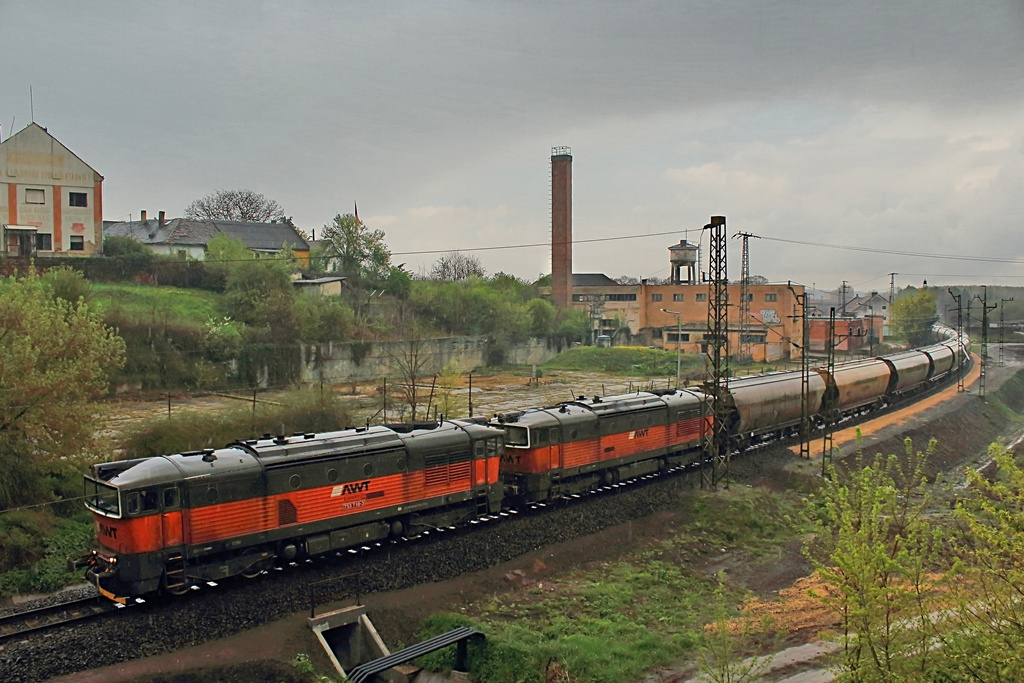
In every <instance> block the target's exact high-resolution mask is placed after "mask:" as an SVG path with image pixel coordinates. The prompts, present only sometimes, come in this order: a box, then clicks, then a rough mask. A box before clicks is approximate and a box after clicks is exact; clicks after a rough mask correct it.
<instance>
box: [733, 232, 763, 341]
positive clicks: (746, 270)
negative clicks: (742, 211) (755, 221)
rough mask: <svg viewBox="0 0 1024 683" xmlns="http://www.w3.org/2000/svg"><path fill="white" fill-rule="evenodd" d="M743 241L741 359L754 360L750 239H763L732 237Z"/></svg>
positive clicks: (745, 234) (737, 234) (749, 234)
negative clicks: (752, 351)
mask: <svg viewBox="0 0 1024 683" xmlns="http://www.w3.org/2000/svg"><path fill="white" fill-rule="evenodd" d="M738 237H739V238H742V239H743V265H742V270H741V271H740V272H741V274H740V357H741V358H743V359H744V360H746V359H748V358H749V359H752V358H753V354H752V353H751V351H750V299H751V294H750V238H751V237H753V238H754V239H761V238H760V237H758V236H757V235H754V234H752V233H749V232H738V233H736V234H735V235H733V236H732V238H733V239H736V238H738Z"/></svg>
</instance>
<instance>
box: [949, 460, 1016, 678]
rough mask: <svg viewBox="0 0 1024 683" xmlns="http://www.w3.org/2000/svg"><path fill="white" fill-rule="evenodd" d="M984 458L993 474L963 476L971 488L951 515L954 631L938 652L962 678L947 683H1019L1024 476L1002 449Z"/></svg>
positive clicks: (952, 613) (971, 471) (970, 471)
mask: <svg viewBox="0 0 1024 683" xmlns="http://www.w3.org/2000/svg"><path fill="white" fill-rule="evenodd" d="M989 456H990V457H991V458H992V460H993V461H994V462H995V463H996V466H997V468H998V469H997V471H996V474H995V475H994V476H992V477H991V478H989V477H986V476H985V475H983V474H982V473H981V472H979V471H978V470H976V469H973V468H968V469H967V483H968V487H967V489H966V492H965V493H964V494H963V496H962V498H961V500H960V501H959V503H958V504H957V506H956V508H955V510H954V512H953V516H954V519H955V520H956V522H957V532H958V533H957V534H956V536H955V537H954V541H953V548H954V550H955V553H956V556H957V559H958V563H957V565H956V570H957V574H956V579H957V580H956V581H952V582H950V585H951V587H952V589H953V595H954V597H955V608H954V609H953V610H951V612H950V617H949V618H950V620H951V621H952V622H953V625H954V626H953V628H950V629H949V630H948V631H947V633H946V634H945V635H944V637H943V652H944V654H946V655H947V657H948V659H949V668H950V669H952V671H953V672H955V673H956V674H959V676H958V677H956V678H951V679H947V680H974V681H986V682H987V681H1010V680H1019V678H1018V677H1019V676H1020V672H1021V671H1024V565H1022V564H1021V558H1022V557H1024V470H1022V469H1021V467H1020V465H1018V464H1017V462H1016V461H1015V460H1014V456H1013V454H1012V453H1011V452H1009V451H1007V450H1006V448H1004V447H1003V446H1000V445H999V444H992V445H991V446H990V447H989Z"/></svg>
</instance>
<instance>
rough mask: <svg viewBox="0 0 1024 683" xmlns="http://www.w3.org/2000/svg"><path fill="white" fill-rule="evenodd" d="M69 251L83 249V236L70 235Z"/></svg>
mask: <svg viewBox="0 0 1024 683" xmlns="http://www.w3.org/2000/svg"><path fill="white" fill-rule="evenodd" d="M71 251H85V238H84V237H82V236H81V235H72V236H71Z"/></svg>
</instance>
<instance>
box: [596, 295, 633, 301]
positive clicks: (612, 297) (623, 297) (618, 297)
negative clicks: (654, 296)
mask: <svg viewBox="0 0 1024 683" xmlns="http://www.w3.org/2000/svg"><path fill="white" fill-rule="evenodd" d="M604 300H605V301H636V294H606V295H605V297H604Z"/></svg>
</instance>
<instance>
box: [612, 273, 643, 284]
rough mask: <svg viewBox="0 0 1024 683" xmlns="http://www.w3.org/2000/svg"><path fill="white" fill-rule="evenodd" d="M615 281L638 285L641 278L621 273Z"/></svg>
mask: <svg viewBox="0 0 1024 683" xmlns="http://www.w3.org/2000/svg"><path fill="white" fill-rule="evenodd" d="M615 281H616V282H618V283H619V284H620V285H638V284H640V278H638V277H634V276H632V275H620V276H618V277H617V278H615Z"/></svg>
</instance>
